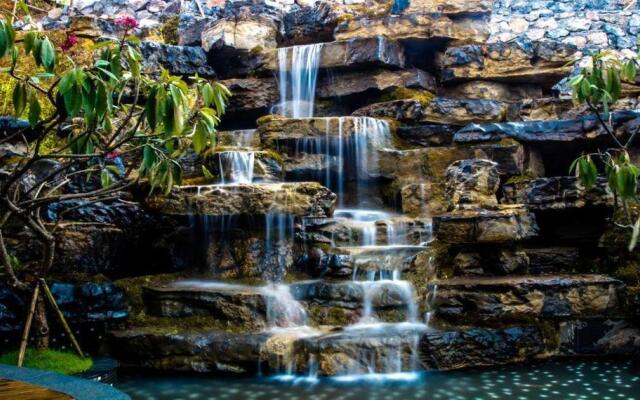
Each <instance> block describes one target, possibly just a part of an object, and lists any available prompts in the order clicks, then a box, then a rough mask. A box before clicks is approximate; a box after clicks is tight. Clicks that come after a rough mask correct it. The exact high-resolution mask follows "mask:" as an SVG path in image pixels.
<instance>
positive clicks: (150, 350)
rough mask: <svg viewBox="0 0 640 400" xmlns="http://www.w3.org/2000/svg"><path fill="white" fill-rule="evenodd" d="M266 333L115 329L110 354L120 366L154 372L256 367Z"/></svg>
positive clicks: (253, 368) (252, 368)
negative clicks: (119, 362) (116, 359)
mask: <svg viewBox="0 0 640 400" xmlns="http://www.w3.org/2000/svg"><path fill="white" fill-rule="evenodd" d="M267 338H268V335H266V334H245V335H238V334H231V333H226V332H215V331H214V332H211V331H207V332H180V331H178V332H177V333H175V332H174V333H169V332H153V331H145V330H128V331H115V332H113V333H112V334H111V336H110V338H109V348H110V349H111V353H112V354H113V355H114V356H115V357H117V358H118V360H120V361H121V363H122V364H123V365H124V366H135V367H138V368H147V369H152V370H156V371H183V372H236V373H248V372H255V371H256V370H257V369H258V363H257V362H256V360H258V359H260V347H261V345H262V344H263V343H264V342H265V341H266V340H267Z"/></svg>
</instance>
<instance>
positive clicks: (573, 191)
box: [504, 176, 614, 211]
mask: <svg viewBox="0 0 640 400" xmlns="http://www.w3.org/2000/svg"><path fill="white" fill-rule="evenodd" d="M504 193H505V198H504V201H505V202H506V203H511V204H515V203H519V204H525V205H526V206H527V208H529V209H531V210H537V211H547V210H566V209H574V208H585V207H606V208H609V207H613V203H614V198H613V195H612V194H611V192H610V191H609V189H608V188H607V183H606V181H605V179H604V178H600V179H598V181H597V183H596V185H595V186H594V187H593V188H591V189H589V190H586V189H584V188H582V187H581V186H580V182H579V181H578V179H577V178H575V177H570V176H563V177H552V178H539V179H534V180H531V181H528V182H523V183H522V184H517V183H514V184H510V185H509V184H508V185H505V186H504Z"/></svg>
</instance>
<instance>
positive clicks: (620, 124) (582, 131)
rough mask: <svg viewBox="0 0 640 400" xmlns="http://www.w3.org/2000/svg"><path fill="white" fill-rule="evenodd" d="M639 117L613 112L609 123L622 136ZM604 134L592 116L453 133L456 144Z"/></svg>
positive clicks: (557, 139)
mask: <svg viewBox="0 0 640 400" xmlns="http://www.w3.org/2000/svg"><path fill="white" fill-rule="evenodd" d="M638 117H639V114H638V113H637V112H635V111H623V112H615V113H612V114H611V122H612V124H613V127H614V131H615V132H616V133H617V135H619V136H620V137H621V138H624V137H625V136H627V135H628V134H629V133H630V132H634V131H635V130H636V129H637V127H638V124H639V123H640V121H639V120H638ZM607 135H608V134H607V133H606V131H605V130H604V128H602V127H601V125H599V124H598V121H597V119H596V117H595V116H586V117H581V118H577V119H573V120H560V121H527V122H513V123H512V122H507V123H502V124H486V125H485V124H471V125H469V126H466V127H464V128H463V129H461V130H459V131H458V132H456V134H455V137H454V140H455V141H456V142H458V143H472V142H482V141H497V140H500V139H504V138H513V139H516V140H518V141H521V142H525V143H535V142H546V143H554V142H580V141H591V140H597V139H603V138H604V139H606V136H607Z"/></svg>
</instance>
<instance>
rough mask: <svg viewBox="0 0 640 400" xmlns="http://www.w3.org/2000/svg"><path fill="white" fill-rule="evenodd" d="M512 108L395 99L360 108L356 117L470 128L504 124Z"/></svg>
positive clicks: (456, 101)
mask: <svg viewBox="0 0 640 400" xmlns="http://www.w3.org/2000/svg"><path fill="white" fill-rule="evenodd" d="M507 111H508V105H507V104H506V103H502V102H500V101H495V100H467V99H446V98H440V97H436V98H434V99H433V100H432V101H430V102H429V103H428V104H424V103H423V102H421V101H419V100H394V101H388V102H383V103H375V104H371V105H369V106H366V107H363V108H360V109H358V110H356V111H355V112H354V115H366V116H369V117H374V118H393V119H397V120H400V121H404V122H411V123H419V122H427V123H436V124H451V125H460V126H462V125H466V124H469V123H471V122H473V121H484V122H501V121H504V120H505V118H506V116H507Z"/></svg>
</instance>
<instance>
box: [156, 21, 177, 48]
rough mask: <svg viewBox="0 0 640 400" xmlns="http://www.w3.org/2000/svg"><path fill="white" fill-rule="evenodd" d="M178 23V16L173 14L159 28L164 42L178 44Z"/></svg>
mask: <svg viewBox="0 0 640 400" xmlns="http://www.w3.org/2000/svg"><path fill="white" fill-rule="evenodd" d="M179 23H180V17H179V16H177V15H175V16H172V17H170V18H167V20H166V21H165V22H164V24H163V25H162V28H160V32H161V33H162V39H163V40H164V42H165V43H166V44H178V24H179Z"/></svg>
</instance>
